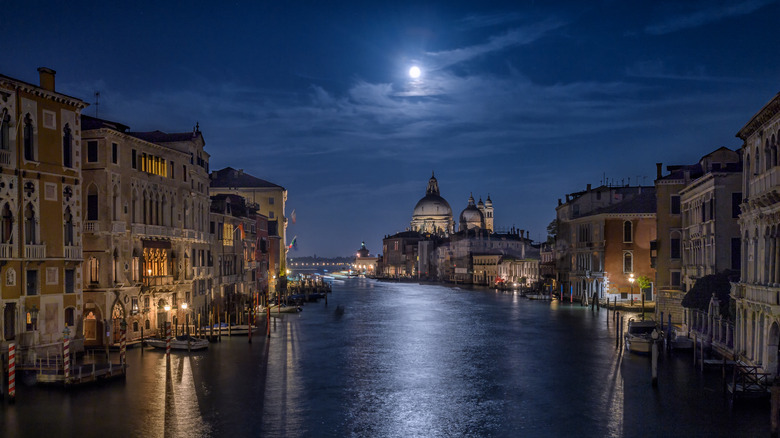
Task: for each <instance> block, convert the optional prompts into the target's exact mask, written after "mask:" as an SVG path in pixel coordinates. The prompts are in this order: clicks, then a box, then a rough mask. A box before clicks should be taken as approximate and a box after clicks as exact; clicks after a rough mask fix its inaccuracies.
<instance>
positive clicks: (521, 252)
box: [435, 228, 539, 283]
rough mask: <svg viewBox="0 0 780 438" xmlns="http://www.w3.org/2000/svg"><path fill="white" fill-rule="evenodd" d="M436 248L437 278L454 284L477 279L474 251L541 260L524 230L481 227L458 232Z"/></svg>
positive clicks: (475, 252)
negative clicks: (494, 229)
mask: <svg viewBox="0 0 780 438" xmlns="http://www.w3.org/2000/svg"><path fill="white" fill-rule="evenodd" d="M435 251H436V254H435V260H436V262H435V265H436V272H437V277H438V279H440V280H443V281H449V282H453V283H472V282H473V281H474V278H475V277H474V276H475V273H476V271H475V270H476V269H477V268H475V265H474V256H475V254H476V255H479V254H488V255H492V254H500V255H501V256H510V257H514V258H517V259H521V260H523V259H535V260H537V262H538V259H539V252H538V250H535V249H534V248H533V247H532V246H531V240H530V238H529V237H528V236H527V235H526V233H525V231H524V230H518V229H515V228H512V229H510V230H509V231H508V232H506V233H491V232H489V231H488V230H486V229H479V228H474V229H471V230H464V231H459V232H457V233H455V234H453V235H451V236H450V237H449V239H447V240H445V241H443V242H441V243H440V244H438V245H437V246H436V249H435ZM480 269H482V268H480ZM496 275H497V274H496ZM504 280H506V279H504ZM480 281H481V280H480Z"/></svg>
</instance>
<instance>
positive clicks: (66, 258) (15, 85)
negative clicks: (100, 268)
mask: <svg viewBox="0 0 780 438" xmlns="http://www.w3.org/2000/svg"><path fill="white" fill-rule="evenodd" d="M38 73H39V78H40V84H39V85H32V84H29V83H26V82H23V81H20V80H17V79H13V78H9V77H6V76H0V284H2V286H1V287H0V320H1V321H2V325H1V326H2V334H1V336H0V341H2V342H0V344H2V345H7V344H8V342H15V343H17V344H18V345H20V346H22V347H24V346H30V345H36V344H46V343H51V342H56V341H59V340H61V339H62V336H63V329H65V328H66V327H67V328H68V330H70V331H71V333H76V332H77V331H79V329H80V328H81V325H80V322H81V314H82V311H83V302H82V292H81V289H82V279H81V275H80V267H81V251H82V247H81V236H80V230H81V225H82V216H81V212H80V211H79V203H80V197H81V190H82V187H83V185H82V184H81V181H80V180H81V163H82V160H81V158H82V157H81V154H80V144H81V121H80V114H81V111H82V109H84V108H85V107H86V106H87V105H86V104H85V103H84V102H82V101H81V100H79V99H75V98H73V97H70V96H66V95H64V94H61V93H58V92H56V91H55V83H54V78H55V72H54V70H51V69H48V68H43V67H42V68H39V69H38Z"/></svg>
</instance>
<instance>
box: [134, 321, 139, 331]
mask: <svg viewBox="0 0 780 438" xmlns="http://www.w3.org/2000/svg"><path fill="white" fill-rule="evenodd" d="M133 331H134V332H137V331H138V321H133Z"/></svg>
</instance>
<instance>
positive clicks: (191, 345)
mask: <svg viewBox="0 0 780 438" xmlns="http://www.w3.org/2000/svg"><path fill="white" fill-rule="evenodd" d="M144 342H146V344H147V345H150V346H152V347H154V348H160V349H163V350H165V349H166V348H167V344H168V343H167V340H166V339H164V338H163V339H160V338H151V339H147V340H146V341H144ZM208 347H209V341H207V340H206V339H201V338H195V337H192V336H190V335H181V336H176V337H172V338H171V350H184V351H196V350H203V349H206V348H208Z"/></svg>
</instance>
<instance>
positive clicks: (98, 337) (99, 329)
mask: <svg viewBox="0 0 780 438" xmlns="http://www.w3.org/2000/svg"><path fill="white" fill-rule="evenodd" d="M99 345H103V314H102V313H101V312H100V308H99V307H98V306H96V305H95V303H87V304H86V305H85V306H84V346H99Z"/></svg>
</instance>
